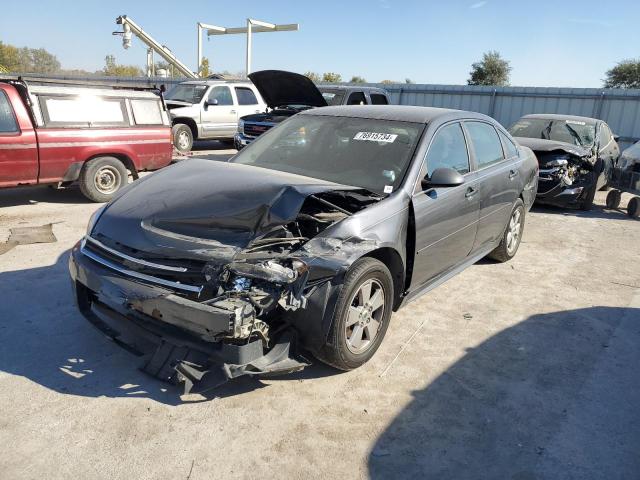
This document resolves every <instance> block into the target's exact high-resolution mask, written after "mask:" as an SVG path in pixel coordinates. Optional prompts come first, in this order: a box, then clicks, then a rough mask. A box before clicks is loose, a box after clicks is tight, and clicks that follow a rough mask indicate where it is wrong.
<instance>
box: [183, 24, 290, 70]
mask: <svg viewBox="0 0 640 480" xmlns="http://www.w3.org/2000/svg"><path fill="white" fill-rule="evenodd" d="M299 28H300V27H299V26H298V24H297V23H288V24H282V25H276V24H274V23H268V22H263V21H261V20H254V19H252V18H247V26H246V27H230V28H228V27H219V26H216V25H207V24H206V23H200V22H198V24H197V27H196V29H197V32H198V72H200V70H201V67H202V31H203V30H206V32H207V36H208V37H210V36H211V35H233V34H238V33H245V34H246V35H247V51H246V59H245V76H246V75H248V74H250V73H251V47H252V40H253V34H254V33H262V32H291V31H297V30H299Z"/></svg>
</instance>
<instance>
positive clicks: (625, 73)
mask: <svg viewBox="0 0 640 480" xmlns="http://www.w3.org/2000/svg"><path fill="white" fill-rule="evenodd" d="M606 75H607V78H606V79H605V81H604V88H640V59H638V58H636V59H628V60H623V61H621V62H619V63H618V64H617V65H616V66H615V67H613V68H612V69H611V70H607V73H606Z"/></svg>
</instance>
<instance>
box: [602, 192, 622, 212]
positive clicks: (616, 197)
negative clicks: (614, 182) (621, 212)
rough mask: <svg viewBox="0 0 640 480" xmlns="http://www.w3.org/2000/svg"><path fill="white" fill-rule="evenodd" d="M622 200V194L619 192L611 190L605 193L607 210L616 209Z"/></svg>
mask: <svg viewBox="0 0 640 480" xmlns="http://www.w3.org/2000/svg"><path fill="white" fill-rule="evenodd" d="M620 200H622V192H621V191H620V190H611V191H610V192H609V193H607V200H606V204H607V208H618V207H619V206H620Z"/></svg>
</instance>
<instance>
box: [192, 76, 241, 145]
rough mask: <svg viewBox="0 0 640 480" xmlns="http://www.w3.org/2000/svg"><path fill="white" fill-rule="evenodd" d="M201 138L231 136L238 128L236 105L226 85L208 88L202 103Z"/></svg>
mask: <svg viewBox="0 0 640 480" xmlns="http://www.w3.org/2000/svg"><path fill="white" fill-rule="evenodd" d="M200 118H201V121H202V132H201V135H202V137H203V138H232V137H233V135H234V134H235V133H236V130H237V128H238V107H237V105H236V104H235V103H234V101H233V95H231V89H230V88H229V87H228V86H227V85H217V86H214V87H212V88H211V90H209V94H208V95H207V97H206V98H205V100H204V103H203V105H202V114H201V116H200Z"/></svg>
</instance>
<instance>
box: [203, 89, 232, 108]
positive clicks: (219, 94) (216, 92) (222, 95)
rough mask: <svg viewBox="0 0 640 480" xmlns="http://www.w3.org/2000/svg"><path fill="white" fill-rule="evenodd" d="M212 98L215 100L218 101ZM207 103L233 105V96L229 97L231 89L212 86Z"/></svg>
mask: <svg viewBox="0 0 640 480" xmlns="http://www.w3.org/2000/svg"><path fill="white" fill-rule="evenodd" d="M214 100H217V101H218V103H217V104H216V102H215V101H214ZM207 102H208V103H209V104H216V105H233V97H231V90H230V89H229V87H213V88H212V89H211V92H209V96H208V97H207Z"/></svg>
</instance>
